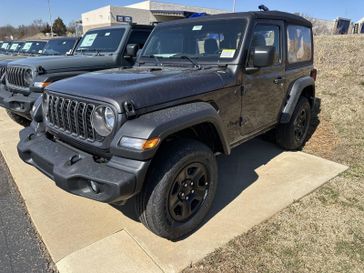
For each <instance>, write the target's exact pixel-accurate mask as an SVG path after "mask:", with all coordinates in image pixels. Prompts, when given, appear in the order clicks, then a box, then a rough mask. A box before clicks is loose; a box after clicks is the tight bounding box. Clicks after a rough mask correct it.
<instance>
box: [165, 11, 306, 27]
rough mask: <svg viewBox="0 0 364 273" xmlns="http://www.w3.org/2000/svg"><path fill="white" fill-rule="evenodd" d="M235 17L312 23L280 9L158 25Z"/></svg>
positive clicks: (183, 20) (211, 16)
mask: <svg viewBox="0 0 364 273" xmlns="http://www.w3.org/2000/svg"><path fill="white" fill-rule="evenodd" d="M237 18H251V19H273V20H283V21H285V22H287V23H291V24H298V25H303V26H307V27H312V23H311V22H310V21H308V20H307V19H305V18H303V17H301V16H298V15H295V14H292V13H288V12H282V11H249V12H237V13H223V14H217V15H209V16H203V17H197V18H190V19H181V20H176V21H170V22H165V23H161V24H160V25H164V26H165V25H173V24H181V23H188V22H191V20H194V21H196V22H203V21H209V20H219V19H225V20H228V19H237Z"/></svg>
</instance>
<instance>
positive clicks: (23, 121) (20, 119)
mask: <svg viewBox="0 0 364 273" xmlns="http://www.w3.org/2000/svg"><path fill="white" fill-rule="evenodd" d="M6 113H7V114H8V116H9V117H10V118H11V119H12V120H13V121H15V122H16V123H18V124H20V125H21V126H23V127H28V126H29V125H30V123H31V121H30V120H28V119H26V118H24V117H22V116H20V115H18V114H15V113H14V112H12V111H10V110H8V109H6Z"/></svg>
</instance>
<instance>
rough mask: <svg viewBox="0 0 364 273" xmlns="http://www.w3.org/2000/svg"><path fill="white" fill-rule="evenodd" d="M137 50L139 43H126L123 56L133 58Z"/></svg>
mask: <svg viewBox="0 0 364 273" xmlns="http://www.w3.org/2000/svg"><path fill="white" fill-rule="evenodd" d="M138 50H139V45H138V44H128V45H127V46H126V54H125V56H126V57H129V58H134V57H136V56H137V53H138Z"/></svg>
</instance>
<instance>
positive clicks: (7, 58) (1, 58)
mask: <svg viewBox="0 0 364 273" xmlns="http://www.w3.org/2000/svg"><path fill="white" fill-rule="evenodd" d="M27 57H28V56H22V55H5V56H0V63H2V62H3V61H7V63H9V62H10V61H14V60H18V59H24V58H27Z"/></svg>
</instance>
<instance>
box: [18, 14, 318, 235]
mask: <svg viewBox="0 0 364 273" xmlns="http://www.w3.org/2000/svg"><path fill="white" fill-rule="evenodd" d="M311 27H312V26H311V23H310V22H309V21H307V20H305V19H303V18H302V17H298V16H295V15H292V14H288V13H282V12H277V11H274V12H273V11H266V12H248V13H236V14H224V15H214V16H208V17H203V18H197V19H188V20H179V21H174V22H168V23H163V24H160V25H158V26H157V27H156V28H155V30H154V31H153V33H152V34H151V36H150V37H149V39H148V41H147V43H146V45H145V47H144V49H143V51H142V52H141V54H140V56H139V59H138V62H137V65H136V66H135V67H134V68H132V69H126V70H122V69H112V70H108V71H101V72H95V73H88V74H84V75H81V76H78V77H74V78H71V79H66V80H63V81H59V82H57V83H54V84H52V85H50V86H48V88H47V89H46V91H45V94H44V95H43V100H41V99H40V100H38V101H37V103H36V106H35V108H34V112H33V114H32V115H33V118H34V121H33V122H32V125H31V126H30V127H28V128H25V129H23V130H22V131H21V133H20V138H21V140H20V142H19V145H18V152H19V155H20V157H21V158H22V159H23V160H24V161H25V162H27V163H29V164H31V165H33V166H35V167H36V168H38V169H39V170H41V171H42V172H43V173H45V174H46V175H48V176H49V177H50V178H51V179H53V180H54V181H55V182H56V185H57V186H59V187H61V188H62V189H64V190H66V191H68V192H71V193H73V194H77V195H80V196H83V197H87V198H91V199H94V200H97V201H101V202H108V203H124V202H125V201H126V200H128V199H130V198H131V197H134V196H136V198H135V203H136V208H137V212H138V215H139V217H140V220H141V222H143V223H144V224H145V225H146V226H147V227H148V228H149V229H150V230H151V231H153V232H155V233H156V234H158V235H160V236H163V237H165V238H168V239H171V240H176V239H178V238H180V237H181V236H185V235H187V234H189V233H190V232H192V231H193V230H194V229H196V228H197V227H198V226H199V225H200V224H201V223H202V221H203V219H204V217H205V216H206V214H207V213H208V211H209V209H210V207H211V205H212V203H213V199H214V196H215V192H216V187H217V181H218V177H217V165H216V159H215V155H216V154H219V153H224V154H227V155H228V154H230V151H231V149H232V148H233V147H235V146H237V145H239V144H241V143H243V142H245V141H247V140H249V139H251V138H253V137H255V136H257V135H260V134H262V133H264V132H266V131H268V130H271V129H273V128H274V129H275V130H276V136H277V142H278V143H279V144H280V145H281V146H282V147H283V148H285V149H288V150H296V149H300V148H301V147H302V146H303V145H304V144H305V141H306V139H307V131H308V128H309V125H310V119H311V109H312V108H313V105H314V100H315V82H314V80H315V77H316V70H315V69H314V68H313V42H312V31H311ZM226 182H228V181H226ZM133 200H134V199H133Z"/></svg>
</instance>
